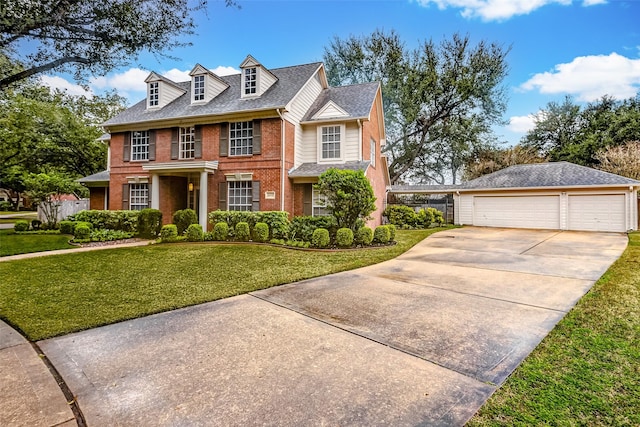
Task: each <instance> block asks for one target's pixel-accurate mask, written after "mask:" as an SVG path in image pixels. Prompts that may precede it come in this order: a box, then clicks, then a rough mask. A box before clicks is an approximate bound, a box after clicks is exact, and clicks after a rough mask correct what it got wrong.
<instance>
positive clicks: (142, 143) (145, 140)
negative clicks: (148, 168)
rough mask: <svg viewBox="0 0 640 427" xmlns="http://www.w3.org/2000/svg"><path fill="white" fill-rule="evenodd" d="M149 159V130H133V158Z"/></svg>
mask: <svg viewBox="0 0 640 427" xmlns="http://www.w3.org/2000/svg"><path fill="white" fill-rule="evenodd" d="M148 159H149V131H148V130H145V131H136V132H131V160H148Z"/></svg>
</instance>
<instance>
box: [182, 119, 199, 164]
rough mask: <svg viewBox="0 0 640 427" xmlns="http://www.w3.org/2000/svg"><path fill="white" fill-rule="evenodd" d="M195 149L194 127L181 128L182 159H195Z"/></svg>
mask: <svg viewBox="0 0 640 427" xmlns="http://www.w3.org/2000/svg"><path fill="white" fill-rule="evenodd" d="M195 148H196V147H195V130H194V128H193V126H192V127H188V128H180V158H181V159H193V158H194V156H195Z"/></svg>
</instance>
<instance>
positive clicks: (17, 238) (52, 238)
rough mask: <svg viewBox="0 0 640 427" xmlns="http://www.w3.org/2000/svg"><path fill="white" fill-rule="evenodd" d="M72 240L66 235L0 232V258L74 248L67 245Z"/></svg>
mask: <svg viewBox="0 0 640 427" xmlns="http://www.w3.org/2000/svg"><path fill="white" fill-rule="evenodd" d="M72 238H73V236H70V235H68V234H15V233H14V231H13V230H0V257H3V256H9V255H18V254H28V253H31V252H44V251H53V250H56V249H71V248H76V247H77V246H73V245H70V244H69V240H70V239H72Z"/></svg>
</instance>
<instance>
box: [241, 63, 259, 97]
mask: <svg viewBox="0 0 640 427" xmlns="http://www.w3.org/2000/svg"><path fill="white" fill-rule="evenodd" d="M257 85H258V70H257V68H255V67H253V68H245V70H244V94H245V95H255V94H256V93H257V90H258V86H257Z"/></svg>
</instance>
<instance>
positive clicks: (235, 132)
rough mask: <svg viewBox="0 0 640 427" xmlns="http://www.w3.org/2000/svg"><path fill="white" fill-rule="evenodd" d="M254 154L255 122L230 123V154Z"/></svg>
mask: <svg viewBox="0 0 640 427" xmlns="http://www.w3.org/2000/svg"><path fill="white" fill-rule="evenodd" d="M252 154H253V122H235V123H229V155H230V156H250V155H252Z"/></svg>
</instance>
